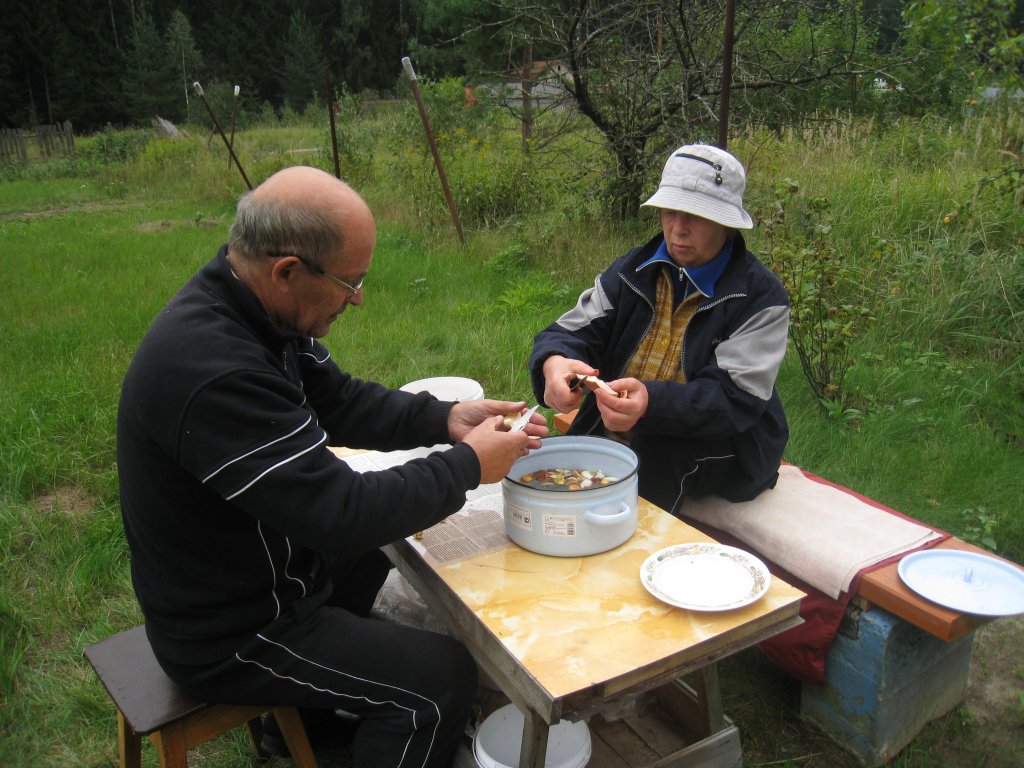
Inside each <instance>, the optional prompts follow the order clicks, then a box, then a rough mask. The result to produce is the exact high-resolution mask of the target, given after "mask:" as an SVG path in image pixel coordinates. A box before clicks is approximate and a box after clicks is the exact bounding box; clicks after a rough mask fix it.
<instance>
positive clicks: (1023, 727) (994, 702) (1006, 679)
mask: <svg viewBox="0 0 1024 768" xmlns="http://www.w3.org/2000/svg"><path fill="white" fill-rule="evenodd" d="M960 709H961V713H962V717H963V718H964V720H965V722H966V727H969V728H970V729H971V730H972V731H973V732H974V735H975V736H976V737H980V738H981V739H983V740H984V742H986V743H985V744H982V745H981V746H983V747H985V751H986V752H987V753H988V755H989V758H988V762H986V763H984V765H985V766H987V768H996V767H997V766H1007V768H1009V766H1015V767H1017V766H1021V765H1024V616H1012V617H1008V618H1004V619H999V620H998V621H994V622H992V623H990V624H986V625H985V626H984V627H982V628H981V629H979V630H978V631H977V632H976V633H975V637H974V648H973V650H972V652H971V669H970V673H969V677H968V683H967V698H966V700H965V701H964V704H963V706H961V708H960ZM949 754H950V756H951V757H954V758H955V757H957V756H958V752H957V751H956V750H955V749H953V748H951V749H950V751H949ZM969 754H970V755H975V754H976V753H975V752H970V753H969ZM949 764H950V765H959V764H964V765H966V764H968V763H966V762H964V763H956V762H953V761H952V760H951V761H950V763H949ZM970 764H972V765H973V764H974V763H970ZM978 765H981V763H978Z"/></svg>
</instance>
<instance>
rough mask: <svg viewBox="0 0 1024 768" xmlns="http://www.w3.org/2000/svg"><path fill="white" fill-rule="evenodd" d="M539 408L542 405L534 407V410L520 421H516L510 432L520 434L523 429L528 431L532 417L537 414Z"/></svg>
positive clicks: (520, 418) (529, 411)
mask: <svg viewBox="0 0 1024 768" xmlns="http://www.w3.org/2000/svg"><path fill="white" fill-rule="evenodd" d="M538 408H540V405H535V406H533V408H531V409H530V410H528V411H527V412H526V413H524V414H523V415H522V416H520V417H519V418H518V419H516V420H515V422H513V424H512V426H511V427H509V430H508V431H509V432H519V431H520V430H522V429H526V425H527V424H529V423H530V417H531V416H533V414H534V413H536V412H537V409H538Z"/></svg>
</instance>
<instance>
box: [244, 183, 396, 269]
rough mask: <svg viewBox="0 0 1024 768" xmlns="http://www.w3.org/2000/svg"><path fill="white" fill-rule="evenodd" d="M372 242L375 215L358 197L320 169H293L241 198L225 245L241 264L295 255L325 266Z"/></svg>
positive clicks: (373, 239) (370, 245)
mask: <svg viewBox="0 0 1024 768" xmlns="http://www.w3.org/2000/svg"><path fill="white" fill-rule="evenodd" d="M375 239H376V227H375V224H374V221H373V214H372V213H371V212H370V209H369V206H367V204H366V202H365V201H364V200H363V198H362V197H360V196H359V193H357V192H356V191H355V190H354V189H352V187H350V186H349V185H348V184H346V183H345V182H343V181H340V180H339V179H336V178H335V177H334V176H331V175H330V174H329V173H325V172H324V171H321V170H320V169H318V168H310V167H306V166H295V167H292V168H285V169H283V170H281V171H278V172H277V173H275V174H274V175H273V176H271V177H270V178H268V179H267V180H266V181H264V182H263V183H262V184H260V185H259V186H258V187H256V189H254V190H252V191H251V192H247V193H246V194H245V195H243V196H242V198H241V199H240V200H239V201H238V211H237V214H236V217H235V222H234V224H233V225H232V227H231V236H230V240H229V245H230V248H231V251H232V252H233V253H235V254H236V255H237V256H239V257H241V258H242V259H243V260H244V261H250V262H251V261H252V260H254V259H257V258H259V257H262V256H268V255H275V254H298V255H301V256H302V257H303V258H304V259H306V260H308V261H309V262H310V263H311V264H315V265H317V266H320V267H324V266H326V265H327V264H328V263H330V262H331V261H332V260H335V259H336V257H337V256H338V255H339V254H342V255H343V254H344V252H345V251H346V250H347V248H348V247H349V245H351V246H352V247H353V248H359V249H364V248H366V247H369V249H370V250H371V251H372V249H373V244H374V242H375ZM350 240H351V241H352V242H351V243H350V242H349V241H350Z"/></svg>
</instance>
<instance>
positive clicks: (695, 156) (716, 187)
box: [641, 144, 754, 229]
mask: <svg viewBox="0 0 1024 768" xmlns="http://www.w3.org/2000/svg"><path fill="white" fill-rule="evenodd" d="M746 187H747V176H746V174H745V173H744V171H743V165H742V164H741V163H740V161H739V160H737V159H736V158H735V157H733V156H732V155H730V154H729V153H728V152H726V151H725V150H724V149H719V148H718V147H713V146H711V145H710V144H687V145H686V146H685V147H680V148H679V149H677V150H676V151H675V152H673V153H672V154H671V155H670V156H669V158H668V162H666V163H665V170H664V171H662V173H661V184H660V185H659V187H658V191H657V192H655V193H654V194H653V195H652V196H651V197H650V199H648V200H646V201H645V202H643V203H641V205H646V206H651V207H653V208H668V209H670V210H673V211H685V212H686V213H692V214H694V215H695V216H700V217H702V218H705V219H710V220H711V221H717V222H718V223H719V224H722V225H724V226H726V227H734V228H736V229H751V228H752V227H753V226H754V221H753V219H751V218H750V214H749V213H747V212H746V211H745V210H743V191H744V190H745V189H746Z"/></svg>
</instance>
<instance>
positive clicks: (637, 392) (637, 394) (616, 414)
mask: <svg viewBox="0 0 1024 768" xmlns="http://www.w3.org/2000/svg"><path fill="white" fill-rule="evenodd" d="M608 386H610V387H611V388H612V389H614V390H615V391H616V392H618V393H619V395H618V397H616V396H615V395H613V394H611V393H609V392H606V391H605V390H603V389H598V390H595V391H594V397H596V398H597V410H599V411H600V412H601V421H602V422H603V423H604V426H605V428H607V429H609V430H611V431H612V432H628V431H629V430H631V429H632V428H633V427H634V426H635V425H636V423H637V422H638V421H639V420H640V419H641V418H642V417H643V416H644V414H646V413H647V403H648V394H647V386H646V385H645V384H644V383H643V382H642V381H640V380H638V379H617V380H615V381H609V382H608Z"/></svg>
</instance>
